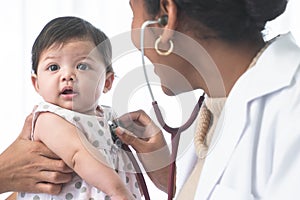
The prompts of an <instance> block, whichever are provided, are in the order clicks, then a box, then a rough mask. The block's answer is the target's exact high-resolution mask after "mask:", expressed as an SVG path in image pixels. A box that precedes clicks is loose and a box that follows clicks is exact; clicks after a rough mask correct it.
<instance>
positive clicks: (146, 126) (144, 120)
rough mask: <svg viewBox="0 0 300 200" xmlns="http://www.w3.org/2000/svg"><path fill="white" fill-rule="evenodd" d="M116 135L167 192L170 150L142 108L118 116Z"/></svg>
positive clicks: (153, 179) (159, 131)
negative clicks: (131, 149) (132, 150)
mask: <svg viewBox="0 0 300 200" xmlns="http://www.w3.org/2000/svg"><path fill="white" fill-rule="evenodd" d="M118 120H119V122H120V126H121V127H118V128H117V129H116V130H115V132H116V135H117V136H118V137H119V138H120V139H121V140H122V141H123V142H124V143H125V144H127V145H131V146H132V147H133V148H134V149H135V151H136V152H137V155H138V158H139V160H140V161H141V162H142V164H143V166H144V168H145V170H146V171H147V173H148V175H149V177H150V178H151V180H152V182H153V183H154V184H155V185H156V186H157V187H158V188H159V189H161V190H163V191H165V192H167V184H168V183H167V180H168V174H169V165H170V157H171V156H170V151H169V148H168V145H167V143H166V141H165V138H164V136H163V133H162V131H161V130H160V129H159V127H158V126H156V124H155V123H154V122H153V121H152V120H151V118H150V117H149V116H148V115H147V114H146V113H145V112H144V111H142V110H139V111H135V112H131V113H127V114H125V115H123V116H121V117H120V118H118Z"/></svg>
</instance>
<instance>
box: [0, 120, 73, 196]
mask: <svg viewBox="0 0 300 200" xmlns="http://www.w3.org/2000/svg"><path fill="white" fill-rule="evenodd" d="M31 122H32V115H29V116H28V117H27V118H26V120H25V123H24V126H23V129H22V131H21V134H20V135H19V137H18V138H17V139H16V140H15V141H14V142H13V143H12V144H11V145H10V146H9V147H8V148H7V149H6V150H5V151H4V152H3V153H1V155H0V193H3V192H9V191H20V192H21V191H24V192H36V193H40V192H43V193H50V194H58V193H59V192H60V190H61V187H62V184H63V183H67V182H69V181H70V180H71V177H72V175H71V169H70V168H68V167H67V166H66V165H65V164H64V162H63V161H62V160H60V159H59V158H58V157H57V156H56V155H55V154H54V153H52V152H51V151H50V150H49V149H48V148H47V147H46V146H45V145H44V144H42V143H40V142H33V141H30V133H31Z"/></svg>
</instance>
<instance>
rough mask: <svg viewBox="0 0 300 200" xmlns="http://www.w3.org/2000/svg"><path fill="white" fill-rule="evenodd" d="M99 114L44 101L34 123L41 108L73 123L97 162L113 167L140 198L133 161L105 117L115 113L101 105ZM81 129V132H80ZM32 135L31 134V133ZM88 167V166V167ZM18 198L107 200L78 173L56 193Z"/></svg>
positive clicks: (21, 194) (39, 108)
mask: <svg viewBox="0 0 300 200" xmlns="http://www.w3.org/2000/svg"><path fill="white" fill-rule="evenodd" d="M101 110H102V111H103V112H102V116H92V115H85V114H81V113H78V112H74V111H71V110H67V109H63V108H61V107H58V106H56V105H53V104H49V103H46V102H43V103H41V104H40V105H39V106H38V108H37V109H36V112H35V115H34V119H33V127H34V124H35V122H36V119H37V117H38V115H39V113H41V112H52V113H55V114H57V115H59V116H61V117H62V118H64V119H65V120H67V121H68V122H70V123H72V124H74V125H75V126H76V127H77V128H78V129H79V130H80V131H79V132H78V134H79V137H80V139H81V141H82V143H83V145H84V146H85V147H86V149H87V150H88V151H89V152H90V153H91V154H92V155H93V157H94V158H96V159H98V160H99V161H100V162H103V158H105V162H106V164H107V165H109V166H110V167H112V168H113V169H115V171H116V172H117V173H118V174H119V176H120V177H121V179H122V180H123V182H124V183H125V184H126V186H127V188H128V189H129V190H130V191H131V192H132V194H133V196H134V197H136V199H141V196H142V195H141V192H140V190H139V186H138V183H137V179H136V177H135V173H134V168H133V165H132V163H131V161H130V159H129V158H128V156H127V155H126V153H125V152H124V151H123V150H122V149H120V148H119V147H118V146H117V145H115V144H114V143H113V140H112V138H111V133H110V131H109V126H108V124H107V121H108V120H112V119H113V118H114V117H115V115H114V113H113V111H112V109H111V108H109V107H104V106H103V107H101ZM82 133H83V134H82ZM32 138H33V135H32ZM87 170H88V169H87ZM17 199H19V200H25V199H26V200H28V199H30V200H110V197H109V196H107V195H106V194H105V193H104V192H102V191H100V190H98V189H97V188H95V187H93V186H91V185H89V184H88V183H86V182H85V181H84V180H82V179H81V178H80V177H79V176H77V175H74V177H73V179H72V181H71V182H70V183H68V184H66V185H64V187H63V189H62V191H61V193H60V194H59V195H56V196H53V195H48V194H32V193H19V194H18V197H17Z"/></svg>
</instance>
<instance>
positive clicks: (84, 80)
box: [32, 40, 106, 114]
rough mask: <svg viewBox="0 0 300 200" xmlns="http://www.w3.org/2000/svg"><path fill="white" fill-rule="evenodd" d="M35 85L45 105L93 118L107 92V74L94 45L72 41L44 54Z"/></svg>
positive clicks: (89, 42)
mask: <svg viewBox="0 0 300 200" xmlns="http://www.w3.org/2000/svg"><path fill="white" fill-rule="evenodd" d="M32 81H33V84H34V87H35V89H36V91H37V92H38V93H39V94H40V95H41V96H42V97H43V99H44V100H45V101H47V102H50V103H53V104H55V105H58V106H60V107H63V108H67V109H70V110H75V111H78V112H82V113H86V114H91V113H93V112H94V110H95V107H96V106H97V105H98V99H99V97H100V94H101V93H102V91H103V89H104V85H105V81H106V70H105V65H104V63H103V59H102V55H101V54H100V53H99V52H98V51H97V50H96V49H95V45H94V43H93V42H91V41H88V40H70V41H69V42H67V43H64V44H56V45H52V46H51V47H50V48H48V49H46V50H44V51H43V52H42V54H41V56H40V61H39V64H38V71H37V76H36V77H33V78H32Z"/></svg>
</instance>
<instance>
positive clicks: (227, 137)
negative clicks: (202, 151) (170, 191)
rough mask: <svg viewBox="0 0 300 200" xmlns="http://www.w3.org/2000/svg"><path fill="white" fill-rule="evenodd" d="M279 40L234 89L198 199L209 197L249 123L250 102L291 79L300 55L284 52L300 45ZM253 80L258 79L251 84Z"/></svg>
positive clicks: (288, 38) (225, 107) (213, 142)
mask: <svg viewBox="0 0 300 200" xmlns="http://www.w3.org/2000/svg"><path fill="white" fill-rule="evenodd" d="M278 40H279V41H276V43H274V44H271V45H270V47H269V48H268V49H267V50H266V51H265V52H264V53H263V54H262V55H261V58H260V59H259V60H258V62H257V64H256V66H255V68H253V69H250V70H249V72H247V73H245V74H244V75H243V76H241V77H240V79H239V80H238V81H237V83H236V84H235V86H234V87H233V88H232V91H231V93H230V95H229V97H228V99H227V101H226V104H225V106H224V110H223V112H222V114H221V116H220V119H219V123H218V125H217V127H216V130H215V135H214V138H213V141H212V143H211V146H210V150H209V152H208V155H207V157H206V160H205V164H204V167H203V170H202V172H201V177H200V181H199V184H198V189H197V192H196V198H195V199H197V200H198V199H208V198H209V196H210V194H211V192H212V191H213V189H214V187H215V186H216V184H217V183H218V181H219V180H220V178H221V177H222V174H223V173H224V170H225V169H226V167H227V165H228V162H229V160H230V158H231V156H232V154H233V152H234V150H235V148H236V146H237V145H238V143H239V141H240V139H241V138H242V136H243V133H244V131H243V129H244V128H245V126H246V125H247V120H248V119H247V113H248V106H247V105H248V103H249V102H250V101H251V100H253V99H255V98H257V97H259V96H263V95H266V94H268V93H271V92H273V91H276V90H279V89H281V88H283V87H285V86H287V85H289V84H290V82H291V81H292V77H293V74H294V73H295V70H297V68H298V63H299V62H300V61H299V60H300V58H299V54H292V53H290V54H288V55H285V54H287V52H290V51H289V50H291V48H298V47H297V46H296V45H295V44H294V43H292V42H290V40H291V36H290V35H287V36H284V37H283V38H279V39H278ZM274 55H278V57H274ZM287 64H288V66H287ZM251 80H255V82H251V83H250V82H249V81H251Z"/></svg>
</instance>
